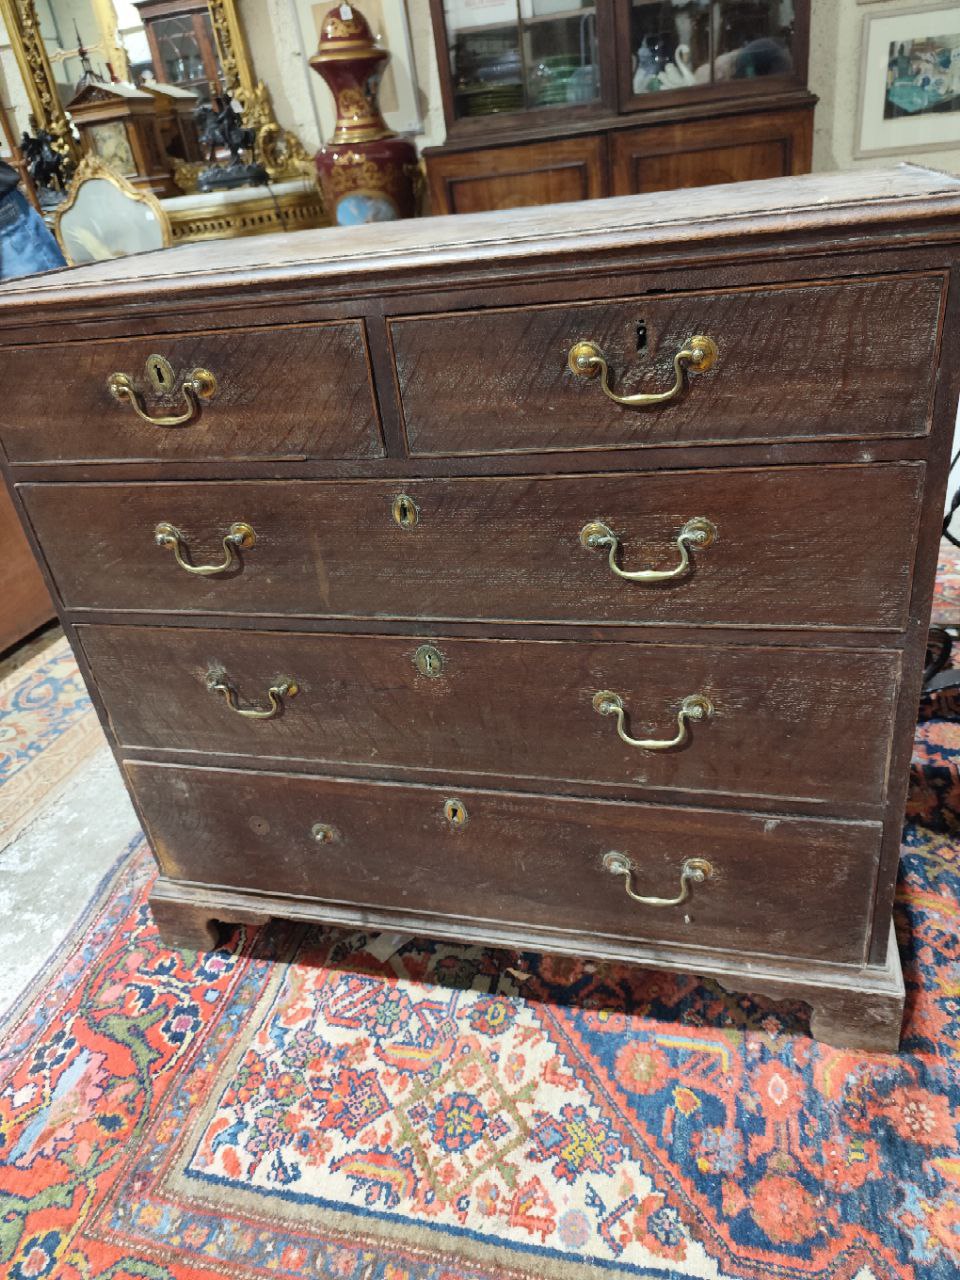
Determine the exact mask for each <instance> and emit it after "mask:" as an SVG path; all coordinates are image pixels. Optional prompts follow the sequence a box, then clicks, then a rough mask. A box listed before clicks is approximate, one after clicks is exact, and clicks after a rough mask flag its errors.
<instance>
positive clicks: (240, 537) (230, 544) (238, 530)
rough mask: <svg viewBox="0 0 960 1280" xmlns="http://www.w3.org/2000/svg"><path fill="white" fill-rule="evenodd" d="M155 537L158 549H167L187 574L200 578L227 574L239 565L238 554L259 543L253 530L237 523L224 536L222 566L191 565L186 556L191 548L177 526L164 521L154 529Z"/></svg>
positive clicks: (240, 522) (242, 523)
mask: <svg viewBox="0 0 960 1280" xmlns="http://www.w3.org/2000/svg"><path fill="white" fill-rule="evenodd" d="M153 536H154V541H155V542H156V544H157V546H158V547H166V548H167V549H168V550H170V551H172V552H173V558H174V560H176V562H177V564H178V565H179V566H180V568H181V569H183V571H184V572H185V573H192V574H194V575H195V576H196V577H198V578H212V577H215V576H216V575H217V574H218V573H226V572H227V570H228V569H232V568H233V567H234V565H236V564H239V562H240V557H239V555H238V554H237V552H238V551H249V550H250V548H251V547H252V546H253V545H254V544H255V543H256V541H257V535H256V534H255V533H254V531H253V528H252V527H251V526H250V525H248V524H245V523H244V522H243V521H237V522H236V523H235V524H232V525H231V526H230V528H229V529H228V530H227V532H226V533H225V534H224V536H223V560H222V561H221V562H220V564H191V563H190V562H189V561H188V560H187V559H186V558H185V556H184V552H185V551H186V552H187V553H188V554H189V547H188V546H187V542H186V540H185V538H184V536H183V534H182V533H181V532H180V530H179V529H178V528H177V526H176V525H174V524H170V523H169V522H168V521H166V520H162V521H161V522H160V524H158V525H157V527H156V529H154V531H153Z"/></svg>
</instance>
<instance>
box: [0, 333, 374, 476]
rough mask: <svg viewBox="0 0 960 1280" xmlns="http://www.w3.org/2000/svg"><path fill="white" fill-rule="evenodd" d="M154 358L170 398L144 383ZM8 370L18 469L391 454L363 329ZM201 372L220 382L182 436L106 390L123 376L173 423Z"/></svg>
mask: <svg viewBox="0 0 960 1280" xmlns="http://www.w3.org/2000/svg"><path fill="white" fill-rule="evenodd" d="M155 353H156V354H158V355H161V356H164V357H165V358H166V359H167V360H169V362H170V364H171V366H172V367H173V371H174V373H175V374H176V375H177V376H178V382H177V385H176V387H175V388H174V394H172V395H169V396H158V395H157V394H156V393H155V392H154V391H153V389H152V388H151V386H150V384H149V382H148V380H147V377H146V373H145V365H146V361H147V357H148V356H151V355H153V354H155ZM0 361H2V368H3V385H4V395H3V398H2V400H0V443H2V445H3V447H4V448H5V449H6V452H7V456H8V457H9V458H10V459H11V460H13V461H18V460H19V461H32V462H35V461H41V462H42V461H54V460H64V459H69V460H73V459H97V460H100V461H105V460H109V459H113V458H117V459H138V458H163V459H167V460H175V459H194V460H198V459H205V458H206V459H218V458H224V457H229V458H317V457H320V458H352V457H355V458H367V457H377V456H379V455H381V454H382V453H383V443H382V440H381V437H380V431H379V417H378V414H377V406H376V399H375V397H374V392H373V384H372V382H371V376H370V369H369V359H368V353H367V347H366V338H365V334H364V327H363V324H362V322H360V321H357V320H354V321H350V322H346V323H343V324H325V325H291V326H288V327H285V328H283V327H275V328H269V329H247V330H231V331H230V332H216V331H211V332H206V333H191V334H179V335H177V334H172V335H171V334H157V335H155V336H154V337H149V338H133V339H126V340H120V341H117V340H111V341H110V342H108V343H104V342H100V343H98V342H92V343H78V342H71V343H68V344H62V345H51V346H49V347H45V348H44V349H43V350H41V351H37V350H35V349H34V348H29V347H28V348H15V349H12V350H10V349H8V350H6V351H3V353H2V356H0ZM198 367H199V368H203V369H209V370H210V371H211V372H212V373H213V374H214V376H215V377H216V379H217V392H216V394H215V395H214V396H213V397H212V398H211V399H210V400H203V401H201V404H200V411H199V413H197V414H196V415H195V417H194V418H193V419H192V420H191V421H190V422H188V423H187V424H185V425H184V426H181V427H166V428H164V427H154V426H151V425H150V424H149V423H146V422H143V421H141V419H140V418H139V417H137V414H136V412H135V411H134V409H133V407H132V406H131V405H130V404H128V403H119V402H118V401H117V400H115V399H114V397H113V396H112V395H111V393H110V391H109V389H108V387H107V379H108V378H109V377H110V375H111V374H112V373H114V372H122V373H126V374H128V375H129V377H130V378H131V379H132V380H133V382H134V385H135V386H136V388H137V389H138V391H139V392H140V393H141V395H142V397H143V400H144V402H145V407H146V410H147V412H148V413H150V414H151V415H152V416H154V417H161V416H173V415H176V414H179V413H182V412H183V409H184V400H183V396H182V394H181V391H180V387H181V386H182V381H183V379H184V378H186V377H187V376H189V374H190V373H191V372H192V370H193V369H195V368H198ZM38 368H42V369H43V375H44V376H43V377H42V378H38V377H37V376H36V375H37V370H38ZM67 388H68V389H69V390H67Z"/></svg>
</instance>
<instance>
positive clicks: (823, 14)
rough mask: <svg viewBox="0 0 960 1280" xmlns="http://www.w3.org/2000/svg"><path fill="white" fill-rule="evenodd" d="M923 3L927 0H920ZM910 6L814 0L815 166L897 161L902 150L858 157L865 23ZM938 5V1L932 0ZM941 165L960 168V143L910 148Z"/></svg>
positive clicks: (891, 0) (899, 0)
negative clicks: (935, 148)
mask: <svg viewBox="0 0 960 1280" xmlns="http://www.w3.org/2000/svg"><path fill="white" fill-rule="evenodd" d="M914 4H915V5H917V6H918V7H919V5H920V4H922V0H914ZM904 7H908V6H907V4H906V0H875V2H874V3H872V4H857V0H813V5H812V10H811V21H810V33H811V34H810V88H811V89H812V90H813V92H814V93H816V94H818V95H819V98H820V102H819V105H818V106H817V110H816V114H815V116H814V142H813V167H814V169H863V168H867V169H869V168H876V167H877V166H886V165H891V164H895V163H896V162H897V156H896V155H883V156H876V157H874V158H870V157H868V158H867V159H864V160H855V159H854V152H855V150H856V145H857V139H856V130H857V106H858V102H859V96H860V54H861V28H862V24H863V20H864V17H865V15H867V14H870V15H875V14H882V13H884V12H886V11H890V10H894V11H896V10H898V9H903V8H904ZM931 7H933V6H931ZM903 159H905V160H913V159H915V160H917V161H918V163H921V164H928V165H930V166H931V167H932V168H935V169H947V170H950V171H951V172H960V146H957V147H952V148H950V149H948V150H945V151H923V152H920V153H919V154H915V153H912V152H907V151H905V152H904V153H903Z"/></svg>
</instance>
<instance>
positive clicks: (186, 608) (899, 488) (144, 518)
mask: <svg viewBox="0 0 960 1280" xmlns="http://www.w3.org/2000/svg"><path fill="white" fill-rule="evenodd" d="M923 470H924V468H923V464H922V463H891V464H874V465H871V466H824V467H768V468H757V469H752V468H738V469H717V470H711V471H678V472H660V473H615V474H606V475H583V476H563V477H559V476H551V477H542V478H534V477H519V478H518V477H511V478H491V479H434V480H407V481H402V482H401V481H396V480H386V481H379V480H378V481H369V480H358V481H283V482H279V481H274V482H270V481H265V482H260V481H241V482H217V483H191V484H188V483H183V484H181V483H175V484H174V483H154V484H111V485H96V484H84V485H76V484H49V485H48V484H42V485H36V484H25V485H22V486H20V492H21V494H22V496H23V498H24V501H25V503H26V507H27V510H28V512H29V515H30V519H31V521H32V522H33V525H34V527H35V529H36V531H37V534H38V538H39V541H40V543H41V545H42V546H43V548H44V552H45V554H46V556H47V559H48V562H49V564H50V567H51V570H52V573H53V576H54V578H55V579H56V581H57V584H58V588H59V591H60V594H61V597H62V599H63V601H64V604H65V605H66V607H67V608H68V609H118V610H152V611H163V612H164V613H168V614H188V613H197V612H199V613H224V614H234V615H236V614H241V615H253V616H256V615H265V616H267V615H274V614H275V615H288V616H302V617H351V618H378V619H383V618H400V619H407V618H409V619H417V618H424V619H427V618H429V619H438V620H443V619H450V620H459V619H463V620H470V619H489V620H503V621H533V622H536V621H545V622H572V623H622V624H626V625H637V626H643V625H646V624H657V623H670V624H678V623H682V624H686V623H690V624H707V625H710V624H716V625H727V626H748V627H749V626H756V627H804V628H811V627H842V628H849V627H854V628H864V629H888V630H893V631H899V630H900V629H902V627H903V626H904V625H905V623H906V619H907V608H908V601H909V589H910V582H911V577H912V563H913V554H914V542H915V538H916V529H917V523H918V519H919V514H920V494H921V489H922V483H923ZM91 512H94V513H95V518H91ZM698 518H701V520H705V521H707V522H708V525H704V524H702V523H701V522H700V521H698ZM691 522H693V523H692V524H691ZM238 523H246V524H248V525H249V526H250V528H251V531H252V533H253V534H254V535H255V541H254V542H253V545H252V546H248V547H247V549H241V550H238V551H236V552H234V551H232V550H230V551H229V554H227V553H226V552H225V549H224V547H223V545H222V539H223V538H224V536H225V535H230V531H231V530H232V529H233V528H234V526H236V525H237V524H238ZM161 525H167V526H172V527H173V528H174V530H175V531H176V532H177V533H178V534H179V539H178V538H175V537H174V536H173V534H171V533H170V530H169V529H167V531H166V541H165V543H164V545H158V544H157V541H156V535H157V531H158V527H159V526H161ZM601 527H602V529H605V530H606V535H607V536H606V538H604V536H603V534H602V532H601V535H600V536H599V537H596V533H597V530H598V529H600V528H601ZM707 527H709V528H710V529H712V533H711V534H710V536H709V537H708V538H707V539H706V541H707V542H708V543H709V545H703V542H701V541H698V538H699V532H698V531H702V530H703V529H704V528H707ZM684 531H686V533H684ZM681 535H683V537H681ZM231 536H232V535H231ZM681 543H682V545H681ZM175 552H176V553H178V554H179V556H180V558H181V560H182V561H183V562H184V564H185V565H189V564H191V563H192V564H194V565H204V564H207V565H210V566H216V565H218V564H222V565H226V566H227V567H226V569H225V571H224V572H222V573H214V574H212V575H211V576H206V577H203V576H197V575H195V574H191V573H190V572H188V571H187V570H186V569H185V568H184V567H182V566H181V565H179V564H178V563H177V561H176V556H175ZM684 559H686V564H685V565H684ZM617 569H620V570H622V571H625V572H628V573H634V572H637V571H641V572H643V571H647V570H650V569H653V570H654V571H658V572H663V573H666V574H671V573H673V574H676V575H678V576H676V577H673V578H671V579H670V580H666V581H657V582H640V581H628V580H625V579H624V578H622V577H620V576H618V574H617V572H616V570H617Z"/></svg>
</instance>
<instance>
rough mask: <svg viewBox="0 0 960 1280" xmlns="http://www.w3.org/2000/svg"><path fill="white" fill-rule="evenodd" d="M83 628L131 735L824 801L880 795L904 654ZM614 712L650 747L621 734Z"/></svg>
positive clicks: (874, 800)
mask: <svg viewBox="0 0 960 1280" xmlns="http://www.w3.org/2000/svg"><path fill="white" fill-rule="evenodd" d="M78 634H79V635H80V638H81V643H82V644H83V648H84V651H85V652H86V655H87V657H88V659H89V661H90V664H91V667H92V669H93V673H94V676H95V678H96V681H97V685H98V687H99V689H100V692H101V694H102V696H103V698H104V701H105V703H106V706H107V710H108V712H109V715H110V721H111V724H112V726H113V729H114V732H115V733H116V735H117V737H118V739H119V741H120V744H121V745H122V746H123V747H127V748H134V747H137V748H149V749H160V750H169V751H191V752H205V753H210V754H211V755H230V756H249V757H259V758H269V759H273V760H282V759H298V760H305V761H310V762H316V763H318V764H325V765H341V764H356V765H362V766H366V767H372V768H375V769H395V768H398V767H399V768H411V769H421V770H431V771H437V772H441V771H442V772H446V773H450V772H459V773H461V774H470V775H477V774H489V775H498V776H499V777H505V778H514V779H517V780H520V779H528V780H530V781H531V782H533V781H534V780H546V781H549V780H569V781H571V782H574V783H576V782H581V781H582V782H593V783H600V784H609V785H612V786H615V787H618V788H623V789H624V792H625V793H629V792H640V793H642V792H643V791H645V790H656V791H663V790H670V791H676V792H684V793H687V794H688V795H689V796H690V797H693V798H700V799H702V798H706V797H709V796H715V795H720V794H723V795H728V796H736V797H745V798H747V799H748V800H753V801H754V802H755V801H757V800H765V801H769V800H771V799H778V800H791V799H801V800H807V801H812V802H814V803H817V804H819V805H820V806H821V811H822V812H826V813H843V812H844V810H845V809H846V808H848V807H849V806H858V805H859V806H874V807H878V806H879V805H880V803H881V801H882V797H883V788H884V784H885V781H886V770H887V756H888V752H889V744H890V728H891V725H892V723H893V711H894V698H895V695H896V690H897V684H898V673H899V662H900V660H899V656H898V655H896V654H891V653H882V652H866V653H863V652H851V651H849V650H833V651H825V650H820V649H792V648H773V647H768V648H746V647H743V648H741V647H732V646H731V647H719V648H705V647H703V646H694V645H645V644H644V645H638V644H614V643H605V644H592V643H588V644H579V643H577V642H575V641H531V640H460V639H451V638H449V637H443V638H434V639H431V640H430V641H425V640H418V639H414V638H408V637H403V638H396V637H387V636H343V635H297V634H291V633H284V632H263V631H233V630H231V631H207V630H199V629H193V628H189V629H187V628H182V629H179V630H176V629H171V628H168V627H149V628H145V627H101V626H97V627H90V626H85V627H81V628H79V632H78ZM284 682H287V683H291V682H292V683H294V684H295V685H296V686H297V692H296V694H295V695H294V696H289V695H287V696H283V695H281V702H280V710H279V711H278V712H277V714H275V715H274V716H272V718H270V719H252V718H249V717H247V716H244V715H242V714H239V711H243V710H250V709H254V710H257V709H259V710H263V711H269V710H271V703H270V699H269V695H268V690H269V689H270V688H271V687H275V688H279V687H280V686H282V684H283V683H284ZM212 684H218V685H219V687H216V688H211V685H212ZM231 691H232V695H233V701H234V702H235V703H236V706H237V708H239V711H238V710H237V709H234V707H232V706H231V702H230V700H229V699H230V694H231ZM608 695H609V696H608ZM616 699H619V700H620V704H621V706H622V709H623V715H622V716H620V715H618V714H616V712H615V711H612V710H611V709H610V705H609V704H610V703H611V702H615V700H616ZM685 705H686V708H687V710H684V706H685ZM698 716H699V717H701V718H698ZM621 725H622V728H623V731H624V733H625V734H626V735H627V736H628V737H632V738H633V739H634V740H640V741H644V742H650V743H656V744H657V745H656V746H646V747H638V746H633V745H630V744H629V743H627V742H625V741H624V740H623V739H622V738H621V736H620V733H619V728H620V727H621ZM678 738H679V739H680V741H679V742H677V743H676V745H675V746H674V747H672V748H665V747H663V745H662V744H664V743H667V742H671V741H676V740H677V739H678Z"/></svg>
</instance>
